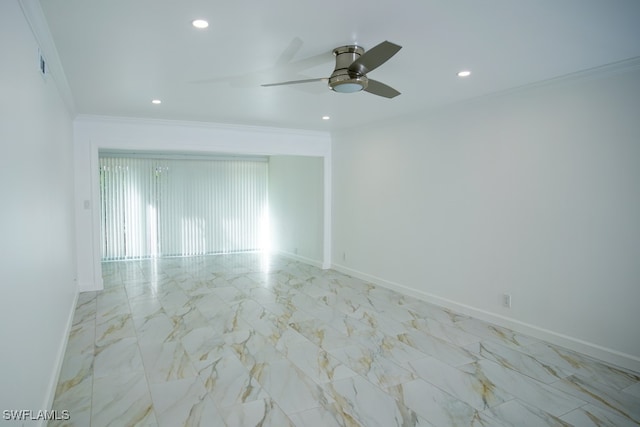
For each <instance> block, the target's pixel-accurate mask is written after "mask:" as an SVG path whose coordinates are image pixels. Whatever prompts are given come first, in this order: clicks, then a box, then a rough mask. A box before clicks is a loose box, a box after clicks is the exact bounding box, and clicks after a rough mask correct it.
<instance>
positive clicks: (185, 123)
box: [75, 114, 330, 139]
mask: <svg viewBox="0 0 640 427" xmlns="http://www.w3.org/2000/svg"><path fill="white" fill-rule="evenodd" d="M75 120H76V122H77V123H105V124H114V125H123V124H130V125H145V126H171V127H185V128H192V129H198V128H199V129H208V130H219V131H234V132H250V133H260V134H273V135H294V136H295V135H297V136H304V137H311V138H320V139H326V138H329V136H330V132H329V131H319V130H305V129H296V128H281V127H269V126H257V125H246V124H231V123H218V122H204V121H189V120H171V119H155V118H138V117H122V116H103V115H92V114H79V115H77V116H76V119H75Z"/></svg>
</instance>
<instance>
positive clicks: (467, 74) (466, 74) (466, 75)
mask: <svg viewBox="0 0 640 427" xmlns="http://www.w3.org/2000/svg"><path fill="white" fill-rule="evenodd" d="M470 75H471V71H469V70H463V71H460V72H459V73H458V77H469V76H470Z"/></svg>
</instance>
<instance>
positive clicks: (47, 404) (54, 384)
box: [38, 292, 80, 426]
mask: <svg viewBox="0 0 640 427" xmlns="http://www.w3.org/2000/svg"><path fill="white" fill-rule="evenodd" d="M79 295H80V294H79V292H76V293H75V296H74V297H73V302H72V304H71V310H70V312H69V316H68V317H67V324H66V326H65V330H64V336H63V338H62V340H61V342H60V346H59V347H58V353H57V356H56V365H55V369H54V371H53V375H52V376H51V379H50V381H49V389H48V392H47V395H46V396H45V401H44V406H42V408H48V409H51V408H52V407H53V399H55V397H56V389H57V388H58V380H59V378H60V372H62V364H63V363H64V355H65V353H66V351H67V344H68V342H69V335H70V334H71V328H72V327H73V316H74V315H75V312H76V306H77V305H78V296H79ZM38 425H40V426H45V425H46V423H45V421H40V422H39V423H38Z"/></svg>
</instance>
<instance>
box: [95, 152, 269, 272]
mask: <svg viewBox="0 0 640 427" xmlns="http://www.w3.org/2000/svg"><path fill="white" fill-rule="evenodd" d="M267 167H268V163H267V162H266V161H255V160H237V159H233V160H226V159H225V160H200V159H198V160H194V159H186V160H185V159H147V158H136V157H132V158H128V157H108V156H101V157H100V193H101V198H100V204H101V206H100V207H101V239H102V240H101V242H102V259H103V260H117V259H134V258H149V257H159V256H187V255H204V254H213V253H229V252H241V251H252V250H261V249H264V248H265V246H266V245H267V240H266V239H267V236H268V226H269V224H268V217H267V212H268V211H267V176H268V171H267Z"/></svg>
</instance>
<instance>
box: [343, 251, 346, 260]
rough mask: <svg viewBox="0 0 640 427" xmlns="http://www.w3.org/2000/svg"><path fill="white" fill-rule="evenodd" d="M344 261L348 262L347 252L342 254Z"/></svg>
mask: <svg viewBox="0 0 640 427" xmlns="http://www.w3.org/2000/svg"><path fill="white" fill-rule="evenodd" d="M342 260H343V261H346V260H347V253H346V252H342Z"/></svg>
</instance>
